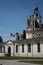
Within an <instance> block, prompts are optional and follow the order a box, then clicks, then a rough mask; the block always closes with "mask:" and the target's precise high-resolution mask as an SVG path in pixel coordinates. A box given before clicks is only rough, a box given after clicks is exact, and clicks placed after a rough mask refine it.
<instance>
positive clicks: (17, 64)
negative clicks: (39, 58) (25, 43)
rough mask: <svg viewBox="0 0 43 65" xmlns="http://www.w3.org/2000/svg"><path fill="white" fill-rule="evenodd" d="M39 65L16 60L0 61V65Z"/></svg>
mask: <svg viewBox="0 0 43 65" xmlns="http://www.w3.org/2000/svg"><path fill="white" fill-rule="evenodd" d="M1 64H2V65H39V64H31V63H23V62H17V60H0V65H1Z"/></svg>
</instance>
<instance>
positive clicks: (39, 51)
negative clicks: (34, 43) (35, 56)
mask: <svg viewBox="0 0 43 65" xmlns="http://www.w3.org/2000/svg"><path fill="white" fill-rule="evenodd" d="M38 52H40V43H38Z"/></svg>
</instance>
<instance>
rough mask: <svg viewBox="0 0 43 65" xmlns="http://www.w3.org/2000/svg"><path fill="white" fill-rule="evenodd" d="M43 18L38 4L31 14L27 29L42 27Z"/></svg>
mask: <svg viewBox="0 0 43 65" xmlns="http://www.w3.org/2000/svg"><path fill="white" fill-rule="evenodd" d="M41 19H42V17H41V14H40V11H39V9H38V7H37V6H36V7H35V8H34V13H33V15H31V16H30V18H29V19H27V29H28V30H35V29H39V28H41V27H42V22H41Z"/></svg>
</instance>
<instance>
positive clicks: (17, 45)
mask: <svg viewBox="0 0 43 65" xmlns="http://www.w3.org/2000/svg"><path fill="white" fill-rule="evenodd" d="M17 52H18V45H16V53H17Z"/></svg>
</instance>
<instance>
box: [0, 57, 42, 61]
mask: <svg viewBox="0 0 43 65" xmlns="http://www.w3.org/2000/svg"><path fill="white" fill-rule="evenodd" d="M22 59H42V60H43V58H39V57H18V56H0V60H22Z"/></svg>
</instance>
